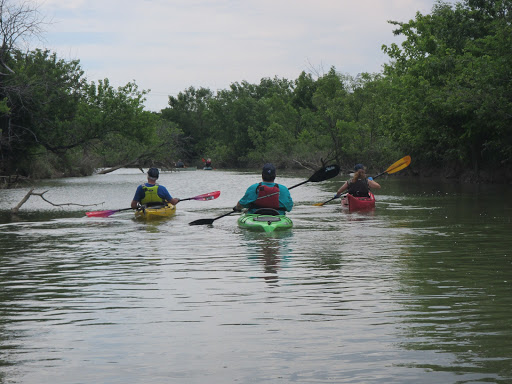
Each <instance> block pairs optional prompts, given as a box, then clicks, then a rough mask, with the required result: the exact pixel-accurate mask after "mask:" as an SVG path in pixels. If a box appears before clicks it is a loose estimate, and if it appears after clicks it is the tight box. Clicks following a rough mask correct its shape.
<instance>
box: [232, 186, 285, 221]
mask: <svg viewBox="0 0 512 384" xmlns="http://www.w3.org/2000/svg"><path fill="white" fill-rule="evenodd" d="M261 184H262V185H266V186H267V187H273V186H275V185H276V183H267V182H263V183H261ZM258 185H260V183H256V184H253V185H251V186H250V187H249V188H247V191H245V195H244V197H242V198H241V199H240V201H239V203H240V205H241V206H242V207H244V208H250V207H251V203H253V202H254V201H256V199H257V198H258V192H256V189H257V188H258ZM278 185H279V206H280V207H283V208H285V209H286V211H288V212H290V211H291V210H292V208H293V200H292V197H291V196H290V191H289V190H288V188H286V187H285V186H284V185H281V184H278ZM257 209H258V208H251V209H249V213H254V212H255V211H256V210H257ZM279 214H280V215H284V214H286V212H285V211H282V210H279Z"/></svg>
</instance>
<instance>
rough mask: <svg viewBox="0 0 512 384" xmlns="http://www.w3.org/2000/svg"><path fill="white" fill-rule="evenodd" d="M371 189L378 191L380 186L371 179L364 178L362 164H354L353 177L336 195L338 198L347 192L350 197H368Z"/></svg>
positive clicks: (364, 173)
mask: <svg viewBox="0 0 512 384" xmlns="http://www.w3.org/2000/svg"><path fill="white" fill-rule="evenodd" d="M372 188H373V189H379V188H380V184H379V183H377V182H375V181H373V179H372V178H371V177H368V178H367V177H366V172H365V169H364V165H363V164H356V166H355V167H354V176H353V177H352V179H350V180H347V181H346V182H345V184H343V185H342V186H341V187H340V189H338V193H337V195H338V196H340V195H341V194H343V192H345V191H347V193H349V194H350V195H352V196H356V197H369V196H370V194H369V192H370V190H371V189H372Z"/></svg>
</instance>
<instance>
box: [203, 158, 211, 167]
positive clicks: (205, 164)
mask: <svg viewBox="0 0 512 384" xmlns="http://www.w3.org/2000/svg"><path fill="white" fill-rule="evenodd" d="M204 166H205V167H211V166H212V159H210V158H208V159H206V162H205V163H204Z"/></svg>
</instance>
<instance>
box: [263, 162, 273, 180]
mask: <svg viewBox="0 0 512 384" xmlns="http://www.w3.org/2000/svg"><path fill="white" fill-rule="evenodd" d="M261 174H262V176H266V177H269V178H274V177H276V167H274V164H272V163H267V164H265V165H264V166H263V170H262V171H261Z"/></svg>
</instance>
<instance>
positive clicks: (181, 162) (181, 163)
mask: <svg viewBox="0 0 512 384" xmlns="http://www.w3.org/2000/svg"><path fill="white" fill-rule="evenodd" d="M176 168H185V163H184V162H183V161H181V160H178V162H177V163H176Z"/></svg>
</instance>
